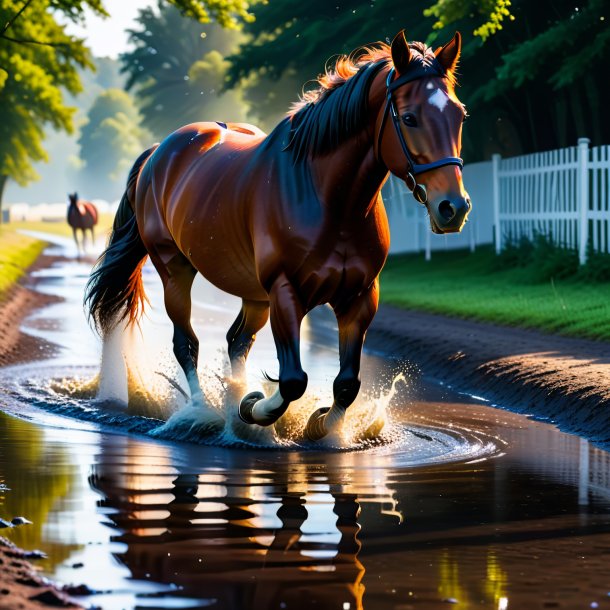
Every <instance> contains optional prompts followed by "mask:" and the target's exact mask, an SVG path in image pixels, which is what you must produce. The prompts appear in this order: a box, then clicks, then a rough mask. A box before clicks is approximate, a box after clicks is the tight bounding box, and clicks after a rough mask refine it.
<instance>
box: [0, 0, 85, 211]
mask: <svg viewBox="0 0 610 610" xmlns="http://www.w3.org/2000/svg"><path fill="white" fill-rule="evenodd" d="M95 4H96V3H95V2H93V3H91V4H89V5H90V6H91V7H92V8H94V9H95ZM26 9H27V10H26ZM26 13H27V18H25V17H24V14H26ZM0 23H3V24H4V26H3V28H2V30H0V208H1V205H2V193H3V191H4V187H5V185H6V182H7V180H8V179H9V178H12V179H14V180H16V181H17V182H19V183H20V184H25V183H27V182H28V181H30V180H33V179H35V178H36V174H35V172H34V170H33V169H32V165H31V162H32V161H39V160H43V159H46V153H45V151H44V148H43V146H42V139H43V126H44V125H46V124H49V125H51V126H52V127H54V128H55V129H58V130H65V131H71V130H72V115H73V109H71V108H67V107H66V106H65V105H64V103H63V96H62V91H61V89H62V88H64V89H66V90H67V91H69V92H71V93H77V92H78V91H79V84H80V83H79V79H78V75H77V71H76V69H77V67H78V66H81V67H84V66H87V67H91V60H90V57H89V53H88V51H87V49H86V47H85V46H84V44H83V42H82V41H79V40H76V39H72V38H71V37H69V36H67V35H66V34H65V32H64V28H63V27H62V26H60V25H59V24H58V23H57V22H56V20H55V17H54V16H53V15H52V14H51V13H50V12H49V11H48V6H47V3H46V2H44V1H43V0H32V1H30V2H26V3H25V4H24V3H22V2H17V1H16V0H0Z"/></svg>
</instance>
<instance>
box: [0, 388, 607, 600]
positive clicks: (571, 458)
mask: <svg viewBox="0 0 610 610" xmlns="http://www.w3.org/2000/svg"><path fill="white" fill-rule="evenodd" d="M410 417H411V418H412V419H414V420H416V421H421V422H422V423H423V422H424V421H425V422H426V423H427V424H428V425H430V426H435V425H438V423H439V421H441V420H442V418H450V420H451V421H452V422H454V425H461V426H463V427H470V428H471V429H472V430H478V431H479V432H478V433H477V434H480V435H481V434H482V435H484V436H486V437H487V436H497V435H500V436H502V437H503V438H504V439H505V441H506V442H507V447H506V454H505V455H502V456H500V457H496V458H495V459H488V460H486V461H480V460H474V461H469V460H467V459H466V460H462V461H457V462H454V463H437V464H432V465H429V466H425V467H421V466H420V467H417V468H416V467H413V466H412V465H409V464H408V463H405V462H404V461H402V460H403V459H404V457H403V456H401V455H398V454H396V453H395V452H394V448H392V447H387V448H383V449H380V450H374V451H365V452H351V453H349V452H348V453H336V452H335V453H332V452H331V453H328V452H313V451H309V452H280V451H245V450H241V451H238V450H230V449H222V448H218V447H193V446H188V445H173V446H172V445H169V444H163V443H159V442H153V441H150V440H146V439H137V438H133V437H129V436H121V435H106V434H99V433H94V432H84V431H77V430H65V429H53V428H48V429H46V430H45V433H44V435H43V436H38V437H37V436H36V433H37V430H38V434H40V432H39V429H37V428H36V426H34V425H33V424H31V423H28V422H25V421H21V420H15V419H11V418H9V417H7V416H5V415H0V447H2V452H1V453H0V472H1V473H2V480H3V481H5V482H6V483H7V484H9V486H11V487H12V489H11V491H7V492H4V496H5V498H6V500H7V501H8V500H9V499H10V501H11V502H12V503H13V504H11V505H7V504H4V505H3V508H2V511H3V514H5V516H8V517H10V516H13V515H12V513H15V514H17V513H20V514H24V516H26V517H30V518H32V520H34V521H35V525H34V526H24V527H23V528H19V529H15V530H9V531H6V530H5V531H6V533H7V534H8V535H9V537H11V538H12V539H14V540H16V541H17V536H25V535H28V536H30V537H31V538H28V539H27V540H25V542H23V544H24V545H25V546H27V547H28V548H32V547H39V548H41V549H42V550H43V551H45V552H47V553H49V556H50V560H49V561H48V562H47V563H45V564H44V568H45V572H46V573H47V574H49V575H50V576H53V577H56V578H59V579H60V580H63V581H72V582H86V583H87V584H89V585H90V586H91V587H92V588H94V589H97V590H100V591H101V592H100V593H99V594H98V595H95V596H93V597H90V598H87V599H85V600H84V601H85V602H86V603H93V604H94V605H98V606H100V607H102V608H104V610H114V609H117V610H119V609H122V608H134V607H148V608H151V607H154V608H176V607H180V608H202V607H211V608H218V609H225V608H226V609H231V610H232V609H233V608H235V609H236V610H237V609H239V610H242V609H243V610H249V609H250V608H252V609H254V608H256V609H257V610H258V608H286V609H288V610H289V609H291V608H292V609H294V608H296V609H300V608H315V607H318V608H338V609H343V608H348V607H349V608H350V609H353V608H363V609H367V610H390V609H391V610H395V609H397V608H408V607H409V606H412V607H413V608H418V607H419V608H425V609H426V610H428V609H431V610H435V609H436V608H439V610H440V609H441V608H446V607H447V603H448V602H447V601H445V602H443V600H458V601H459V604H460V605H459V606H458V607H462V608H486V609H489V610H491V609H493V610H498V609H504V610H506V609H507V608H509V609H510V608H527V609H529V608H537V607H555V605H556V604H559V606H557V607H560V608H562V607H563V608H576V607H587V606H589V605H590V604H591V603H598V604H600V607H603V605H602V604H603V603H606V604H608V603H609V601H610V600H609V599H608V596H607V595H606V593H607V592H608V590H610V587H609V584H608V571H607V565H608V560H609V559H610V503H609V502H608V498H609V496H610V494H609V489H610V485H609V482H610V456H609V455H608V454H607V453H605V452H603V451H600V450H598V449H596V448H594V447H590V446H588V445H587V444H586V443H583V442H582V441H580V439H578V438H577V437H574V436H569V435H563V434H561V433H558V432H557V431H555V430H553V429H552V428H550V427H549V426H545V425H542V424H538V423H534V422H528V421H527V420H525V419H523V418H522V417H520V416H516V415H513V414H510V413H504V412H501V411H490V409H488V408H486V407H477V406H476V405H472V404H468V405H464V404H457V403H449V402H443V401H442V400H439V401H438V402H436V401H435V400H433V401H431V402H426V403H420V404H418V405H415V406H414V407H413V410H412V413H411V414H410ZM420 418H421V419H420ZM32 438H34V439H36V440H37V443H38V445H39V446H40V448H41V449H39V450H38V453H37V452H36V451H34V450H33V449H30V451H33V454H32V455H33V457H28V453H27V451H25V452H24V451H23V450H22V449H21V448H19V445H20V444H23V443H25V444H27V443H28V441H29V440H31V439H32ZM13 449H14V450H13ZM20 452H21V453H20ZM32 470H35V472H32ZM87 477H88V480H89V484H90V486H91V488H89V486H87V485H86V481H87ZM30 479H31V480H30ZM83 483H85V485H83ZM92 490H93V491H92ZM585 500H586V503H585ZM36 504H38V505H39V508H40V509H41V510H39V512H36V511H37V510H38V509H37V507H36ZM28 511H32V512H28ZM6 512H8V513H9V514H6ZM108 528H110V529H108ZM117 560H118V561H117ZM78 562H80V563H84V567H83V568H81V569H79V570H78V571H75V570H74V569H73V568H71V566H72V565H73V564H75V563H78ZM583 600H584V601H585V602H586V604H585V605H584V606H583ZM314 602H315V604H314ZM545 604H546V605H547V606H545Z"/></svg>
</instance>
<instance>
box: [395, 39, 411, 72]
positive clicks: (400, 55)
mask: <svg viewBox="0 0 610 610" xmlns="http://www.w3.org/2000/svg"><path fill="white" fill-rule="evenodd" d="M392 61H393V62H394V67H395V68H396V71H397V72H406V70H407V67H408V65H409V62H410V61H411V50H410V49H409V43H408V42H407V39H406V37H405V31H404V30H400V32H398V34H396V36H394V40H392Z"/></svg>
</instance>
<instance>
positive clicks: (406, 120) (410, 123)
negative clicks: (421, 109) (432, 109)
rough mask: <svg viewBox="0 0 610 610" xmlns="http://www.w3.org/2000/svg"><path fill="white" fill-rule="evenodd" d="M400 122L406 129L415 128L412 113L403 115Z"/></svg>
mask: <svg viewBox="0 0 610 610" xmlns="http://www.w3.org/2000/svg"><path fill="white" fill-rule="evenodd" d="M402 122H403V123H404V124H405V125H406V126H407V127H417V119H416V118H415V115H414V114H413V113H412V112H407V113H406V114H403V115H402Z"/></svg>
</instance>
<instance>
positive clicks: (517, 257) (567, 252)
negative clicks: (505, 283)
mask: <svg viewBox="0 0 610 610" xmlns="http://www.w3.org/2000/svg"><path fill="white" fill-rule="evenodd" d="M496 263H497V269H498V270H501V269H510V268H519V269H522V270H523V274H522V276H521V277H522V281H524V282H528V283H532V284H537V283H541V282H548V281H551V280H555V279H563V278H569V277H573V276H575V275H576V274H577V273H578V272H579V265H578V252H577V251H576V250H574V249H568V248H562V247H561V246H558V245H557V244H556V243H555V242H554V241H553V239H552V237H547V236H546V235H543V234H540V233H538V234H536V235H534V239H533V240H529V239H527V238H526V237H524V236H523V237H521V238H520V239H519V240H518V241H516V242H515V241H509V242H508V244H507V245H506V246H505V248H504V250H503V251H502V252H501V253H500V255H499V256H498V257H497V259H496Z"/></svg>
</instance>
